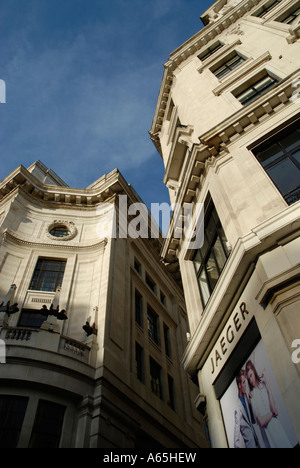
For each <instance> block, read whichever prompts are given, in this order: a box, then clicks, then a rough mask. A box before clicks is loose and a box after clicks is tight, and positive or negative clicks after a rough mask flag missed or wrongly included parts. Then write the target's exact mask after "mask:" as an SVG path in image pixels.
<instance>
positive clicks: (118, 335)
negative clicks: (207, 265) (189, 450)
mask: <svg viewBox="0 0 300 468" xmlns="http://www.w3.org/2000/svg"><path fill="white" fill-rule="evenodd" d="M119 196H123V199H122V200H124V199H125V203H126V208H127V205H128V206H130V205H131V204H133V203H137V202H140V200H139V199H138V198H137V196H136V194H135V192H134V191H133V189H132V188H131V187H130V186H128V184H127V183H126V182H125V180H124V179H123V177H122V176H121V174H120V173H119V171H117V170H115V171H113V172H111V173H110V174H108V175H104V176H103V177H101V178H100V179H99V180H98V181H96V182H95V183H94V184H93V185H91V186H90V187H88V188H87V189H72V188H69V187H68V186H67V185H66V184H65V183H64V182H63V181H62V180H61V179H60V178H59V177H58V176H57V175H56V174H54V173H53V172H52V171H50V170H48V169H47V168H46V167H45V166H44V165H43V164H42V163H40V162H37V163H35V164H34V165H33V166H31V167H30V168H29V169H28V170H27V169H25V168H24V167H22V166H20V167H19V168H17V169H16V170H15V171H14V172H13V173H12V174H10V175H9V176H8V177H7V178H6V179H5V180H4V181H3V182H2V183H1V185H0V198H1V200H0V222H1V224H0V226H1V227H0V229H1V246H0V297H1V301H0V339H1V341H0V343H1V347H0V352H1V375H0V414H1V429H0V445H1V447H5V448H10V447H11V448H12V447H13V448H14V447H17V448H27V447H35V448H38V447H42V448H56V447H60V448H68V447H71V448H72V447H76V448H142V447H150V448H156V447H171V448H173V447H174V448H175V447H177V448H180V447H199V446H207V444H208V443H207V440H206V436H205V427H204V422H203V419H202V416H201V415H200V413H199V412H198V411H197V410H196V408H195V407H194V405H193V401H194V399H195V398H196V396H197V387H196V386H195V385H194V384H193V383H192V382H191V380H190V379H189V378H188V376H187V374H186V373H185V372H184V370H183V368H182V366H181V364H180V358H181V356H182V354H183V352H184V348H185V346H186V333H187V331H188V320H187V315H186V311H185V304H184V300H183V295H182V291H181V289H180V287H179V286H178V284H177V283H176V282H175V281H174V279H173V277H172V275H170V274H169V272H168V271H167V270H166V268H165V267H164V265H163V264H162V263H161V262H160V258H159V254H158V252H159V248H160V245H161V240H160V239H159V238H158V239H153V240H151V239H147V238H145V239H144V238H141V237H138V238H136V239H133V238H130V237H129V236H126V235H122V236H113V235H112V234H113V224H112V220H113V219H114V218H112V217H111V216H110V213H112V212H113V213H117V214H119V213H120V211H121V208H120V202H119ZM124 197H125V198H124ZM112 210H113V211H112ZM126 214H127V213H125V215H126ZM145 216H146V217H147V216H148V215H147V213H146V214H145ZM115 220H116V221H117V225H118V227H119V225H120V224H121V218H120V219H119V218H118V217H116V218H115ZM127 222H128V220H127V219H125V226H127V224H126V223H127ZM122 223H123V226H124V221H122ZM123 234H124V233H123Z"/></svg>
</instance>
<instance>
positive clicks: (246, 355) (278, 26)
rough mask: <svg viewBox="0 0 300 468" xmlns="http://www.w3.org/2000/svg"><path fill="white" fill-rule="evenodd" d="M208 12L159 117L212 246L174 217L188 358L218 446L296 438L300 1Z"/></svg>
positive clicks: (182, 185) (168, 170)
mask: <svg viewBox="0 0 300 468" xmlns="http://www.w3.org/2000/svg"><path fill="white" fill-rule="evenodd" d="M201 18H202V21H203V23H204V28H203V29H201V30H200V31H199V33H197V34H196V35H194V36H193V37H192V38H190V39H189V40H188V41H187V42H185V43H184V44H183V45H181V46H180V47H178V49H177V50H175V51H174V52H173V53H172V54H171V55H170V59H169V60H168V62H166V63H165V70H164V76H163V80H162V85H161V89H160V93H159V98H158V103H157V107H156V111H155V115H154V120H153V125H152V128H151V130H150V135H151V139H152V140H153V143H154V144H155V146H156V148H157V150H158V151H159V153H160V154H161V157H162V158H163V161H164V165H165V177H164V183H165V184H166V185H167V187H168V188H169V192H170V199H171V201H172V203H176V204H178V205H179V206H182V205H183V204H184V203H188V204H192V206H194V207H196V206H197V204H198V205H201V206H202V207H203V210H204V226H202V227H201V226H200V228H201V229H202V228H203V231H204V238H203V243H202V245H201V247H200V248H197V249H193V248H189V247H190V245H191V244H189V243H187V242H184V238H181V236H179V235H178V230H180V228H181V227H182V226H178V223H177V222H175V221H174V220H173V223H171V227H170V231H169V235H168V238H167V239H166V241H165V243H164V246H163V249H162V257H163V259H164V261H165V263H166V264H167V265H172V267H173V268H174V265H175V264H176V262H177V267H178V270H180V272H181V276H182V282H183V287H184V293H185V299H186V305H187V313H188V317H189V322H190V327H191V330H190V333H191V339H190V341H189V344H188V346H187V349H186V351H185V353H184V357H183V363H184V367H185V369H186V370H187V371H188V372H189V373H190V375H191V376H192V377H193V378H194V379H195V380H197V381H198V385H199V396H198V399H197V401H196V405H197V406H198V408H199V410H200V411H201V412H202V414H203V415H204V416H205V417H206V420H207V424H208V428H209V433H210V438H211V443H212V446H213V447H277V446H285V447H294V446H296V445H297V444H298V442H299V439H300V425H299V421H300V406H299V403H298V397H297V396H298V395H299V393H300V378H299V377H300V376H299V373H300V364H299V361H300V359H299V354H300V352H299V345H300V318H299V317H300V316H299V306H300V283H299V278H300V276H299V273H300V238H299V232H300V201H299V200H300V93H299V86H300V68H299V67H300V44H299V37H300V2H299V1H298V0H269V1H268V0H240V1H239V0H228V1H226V0H219V1H217V2H215V3H214V4H213V5H212V6H211V7H210V8H209V9H208V10H207V11H206V12H205V13H204V14H203V15H202V17H201ZM197 222H198V221H197V220H196V224H197Z"/></svg>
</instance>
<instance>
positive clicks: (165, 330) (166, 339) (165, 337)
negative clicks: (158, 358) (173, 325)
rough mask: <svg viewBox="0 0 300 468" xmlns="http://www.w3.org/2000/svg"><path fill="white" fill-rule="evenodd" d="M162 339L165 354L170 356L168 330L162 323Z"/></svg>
mask: <svg viewBox="0 0 300 468" xmlns="http://www.w3.org/2000/svg"><path fill="white" fill-rule="evenodd" d="M164 341H165V352H166V355H167V356H168V357H169V358H171V357H172V355H171V343H170V330H169V328H168V327H167V325H166V324H165V323H164Z"/></svg>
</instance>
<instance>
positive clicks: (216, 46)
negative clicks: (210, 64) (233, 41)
mask: <svg viewBox="0 0 300 468" xmlns="http://www.w3.org/2000/svg"><path fill="white" fill-rule="evenodd" d="M223 45H224V44H222V43H221V42H220V41H218V42H216V43H215V44H213V45H212V46H210V47H208V48H207V49H206V50H205V51H203V52H202V53H201V54H200V55H198V58H199V59H200V60H201V61H202V62H204V60H206V59H208V58H209V57H211V56H212V55H213V54H215V53H216V52H217V51H218V50H220V49H221V48H222V47H223Z"/></svg>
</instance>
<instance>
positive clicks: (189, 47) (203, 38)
mask: <svg viewBox="0 0 300 468" xmlns="http://www.w3.org/2000/svg"><path fill="white" fill-rule="evenodd" d="M260 2H261V0H244V1H242V2H240V3H239V4H238V5H237V6H236V7H235V8H233V9H231V10H230V11H229V12H228V13H227V14H226V15H224V16H222V17H221V18H220V19H219V20H218V21H216V22H212V23H210V24H209V25H207V26H206V27H205V28H204V29H202V30H200V31H199V32H198V33H197V34H195V35H194V36H193V37H192V38H190V39H189V40H188V41H187V42H185V43H184V44H183V45H181V46H180V47H179V48H178V49H176V50H175V51H174V52H173V53H172V54H171V55H170V59H169V60H168V62H166V63H165V65H164V67H165V73H164V76H163V80H162V85H161V89H160V93H159V97H158V102H157V107H156V111H155V115H154V120H153V124H152V128H151V130H150V131H149V133H150V136H151V140H152V141H153V143H154V145H155V147H156V148H157V150H158V151H159V153H160V154H161V148H160V142H159V136H158V135H159V132H160V130H161V125H162V121H163V118H164V115H165V110H166V107H167V102H168V98H169V94H170V90H171V84H172V81H173V76H174V71H175V70H176V69H177V68H178V67H179V65H180V64H181V63H183V62H184V61H185V60H187V59H188V58H189V57H191V56H192V55H194V54H195V53H197V52H199V51H200V50H201V49H202V48H203V47H204V46H205V45H207V44H208V43H209V42H211V41H212V40H213V39H215V38H217V37H218V36H219V35H220V34H221V33H222V32H223V31H225V30H226V29H228V28H229V27H230V26H232V25H234V24H235V23H236V22H237V21H238V20H239V19H240V18H243V16H245V15H246V14H247V13H248V12H250V11H251V10H252V9H253V8H254V7H255V6H256V5H258V4H259V3H260Z"/></svg>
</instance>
